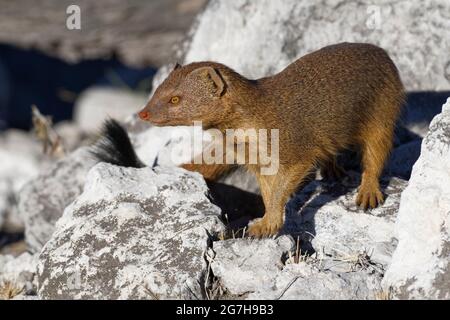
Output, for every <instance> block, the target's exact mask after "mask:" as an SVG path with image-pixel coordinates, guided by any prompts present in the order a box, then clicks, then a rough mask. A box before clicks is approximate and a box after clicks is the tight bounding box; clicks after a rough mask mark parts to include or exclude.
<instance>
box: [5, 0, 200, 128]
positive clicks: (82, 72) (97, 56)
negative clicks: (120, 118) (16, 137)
mask: <svg viewBox="0 0 450 320" xmlns="http://www.w3.org/2000/svg"><path fill="white" fill-rule="evenodd" d="M205 2H206V1H205V0H152V1H136V0H134V1H126V2H124V1H120V0H102V1H88V0H84V1H83V0H82V1H76V4H77V5H78V6H79V7H80V8H81V30H69V29H67V28H66V19H67V17H68V16H69V15H68V14H67V13H66V9H67V7H68V6H69V5H71V4H72V3H73V1H65V0H63V1H61V0H41V1H38V2H33V4H31V3H30V2H29V1H27V0H19V1H7V0H1V1H0V8H1V9H0V130H4V129H6V128H8V127H15V128H21V129H28V128H29V127H30V124H31V113H30V105H31V104H36V105H37V106H38V107H39V109H40V110H41V112H42V113H43V114H51V115H52V116H53V119H54V121H55V122H57V121H60V120H66V119H71V118H72V116H73V106H74V103H75V101H76V100H77V98H78V96H79V94H80V93H81V92H82V91H83V90H85V89H86V88H88V87H90V86H93V85H102V86H112V87H120V88H121V89H131V90H134V91H137V92H140V93H141V94H142V95H147V94H148V92H149V90H150V87H151V80H152V77H153V74H154V72H155V70H156V69H157V68H159V67H160V66H162V65H163V64H166V63H168V62H170V61H171V60H172V59H173V53H174V46H175V45H176V44H179V43H181V42H182V39H183V37H184V36H185V34H186V31H187V30H188V28H189V26H190V25H191V24H192V21H193V20H194V17H195V15H196V14H197V13H198V12H199V11H200V10H201V9H202V7H203V6H204V4H205ZM123 107H124V108H126V107H127V106H126V105H124V106H123Z"/></svg>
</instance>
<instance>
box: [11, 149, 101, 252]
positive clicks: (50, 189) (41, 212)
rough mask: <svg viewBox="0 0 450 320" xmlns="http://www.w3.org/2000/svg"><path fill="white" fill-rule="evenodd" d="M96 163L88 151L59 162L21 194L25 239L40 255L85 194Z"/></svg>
mask: <svg viewBox="0 0 450 320" xmlns="http://www.w3.org/2000/svg"><path fill="white" fill-rule="evenodd" d="M95 163H96V161H95V159H93V157H92V156H91V155H90V154H89V152H88V149H87V148H80V149H78V150H77V151H75V152H73V153H72V154H70V155H68V156H67V157H65V158H63V159H61V160H59V161H57V162H55V163H54V164H52V165H51V166H49V167H48V168H47V169H46V170H44V171H43V172H41V173H40V174H39V175H38V176H37V177H36V178H35V179H32V180H31V181H29V183H27V184H26V185H25V186H24V188H23V189H22V190H21V191H20V193H19V204H18V208H19V212H20V214H21V216H23V219H24V221H25V240H26V242H27V245H28V248H29V250H30V251H32V252H39V251H40V250H41V249H42V247H43V246H44V244H45V243H46V242H47V241H48V240H49V239H50V236H51V235H52V233H53V231H54V228H55V223H56V221H57V220H58V219H59V218H60V217H61V215H62V213H63V211H64V209H65V208H66V207H67V206H68V205H69V204H70V203H71V202H72V201H73V200H75V198H76V197H77V196H78V195H80V194H81V192H82V191H83V185H84V182H85V176H86V173H87V172H88V170H89V169H90V168H91V167H92V166H93V165H94V164H95Z"/></svg>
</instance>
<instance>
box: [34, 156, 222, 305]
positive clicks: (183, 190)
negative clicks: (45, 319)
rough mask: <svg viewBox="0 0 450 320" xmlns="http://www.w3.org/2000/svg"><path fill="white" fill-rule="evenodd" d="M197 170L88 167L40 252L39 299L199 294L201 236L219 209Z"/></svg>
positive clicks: (215, 227) (215, 224) (214, 223)
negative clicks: (81, 188)
mask: <svg viewBox="0 0 450 320" xmlns="http://www.w3.org/2000/svg"><path fill="white" fill-rule="evenodd" d="M206 192H207V187H206V184H205V182H204V180H203V179H202V178H201V176H200V175H199V174H196V173H189V172H187V171H185V170H183V169H174V168H171V169H164V168H157V169H155V171H153V170H151V169H150V168H143V169H134V168H123V167H116V166H112V165H107V164H104V163H101V164H98V165H96V166H95V167H94V168H92V169H91V170H90V172H89V174H88V176H87V181H86V185H85V188H84V191H83V193H82V194H81V195H80V196H79V197H78V198H77V199H76V200H75V201H74V202H73V203H72V204H71V205H70V206H69V207H67V208H66V210H65V211H64V215H63V217H62V218H61V219H60V220H59V221H58V223H57V226H56V231H55V233H54V234H53V236H52V238H51V239H50V241H49V242H47V244H46V245H45V247H44V248H43V250H42V252H41V254H40V257H39V259H40V262H39V268H38V275H39V296H40V297H41V298H45V299H55V298H70V299H77V298H86V299H99V298H102V299H155V298H158V299H164V298H202V291H203V287H202V284H201V283H202V281H203V280H202V279H203V277H204V276H205V273H206V268H207V266H206V262H205V258H204V252H205V250H206V249H207V247H208V242H209V241H210V240H209V235H208V233H211V234H216V233H218V232H220V231H223V224H222V223H221V221H220V219H219V216H220V209H219V208H217V207H216V206H214V205H212V204H211V203H210V202H209V200H208V199H207V197H206Z"/></svg>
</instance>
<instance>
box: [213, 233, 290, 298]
mask: <svg viewBox="0 0 450 320" xmlns="http://www.w3.org/2000/svg"><path fill="white" fill-rule="evenodd" d="M293 246H294V242H293V241H292V239H290V238H289V237H287V236H283V237H280V238H278V239H276V240H273V239H259V240H251V239H239V240H224V241H217V242H214V245H213V249H214V251H215V253H216V255H215V256H214V258H213V259H212V262H211V268H212V271H213V273H214V275H215V276H216V277H217V278H218V279H219V281H220V282H221V285H222V286H224V287H225V288H226V289H227V290H228V292H230V293H231V294H233V295H237V296H242V295H244V294H248V293H250V292H254V291H255V290H256V288H258V290H260V291H265V290H272V287H273V286H274V285H275V277H276V275H277V274H278V273H279V272H281V270H282V268H283V261H282V258H283V257H284V256H285V255H287V252H289V251H291V250H293Z"/></svg>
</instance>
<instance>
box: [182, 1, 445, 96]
mask: <svg viewBox="0 0 450 320" xmlns="http://www.w3.org/2000/svg"><path fill="white" fill-rule="evenodd" d="M449 10H450V4H449V2H448V1H446V0H426V1H400V2H399V1H395V0H384V1H378V2H376V3H374V2H373V1H367V0H364V1H358V2H355V1H348V0H323V1H306V0H304V1H298V0H287V1H283V2H281V3H280V2H279V1H271V0H263V1H249V0H237V1H221V0H212V1H210V3H209V4H208V6H207V8H206V10H205V12H204V13H203V14H202V15H201V17H200V18H199V22H198V26H197V28H196V29H195V32H193V36H192V40H191V42H190V43H189V44H188V45H187V51H186V54H185V61H184V62H186V63H187V62H192V61H201V60H213V61H218V62H222V63H225V64H226V65H228V66H230V67H232V68H234V69H235V70H236V71H238V72H240V73H242V74H243V75H245V76H247V77H250V78H258V77H263V76H267V75H270V74H273V73H276V72H279V71H281V70H282V69H283V68H284V67H286V66H287V65H288V64H289V63H290V62H292V61H293V60H295V59H296V58H298V57H300V56H302V55H304V54H306V53H308V52H311V51H314V50H317V49H319V48H321V47H323V46H326V45H329V44H333V43H338V42H344V41H348V42H370V43H373V44H377V45H379V46H381V47H383V48H385V49H386V50H387V51H388V53H389V54H390V56H391V57H392V59H393V60H394V62H395V63H396V65H397V66H398V68H399V70H400V74H401V76H402V79H403V81H404V83H405V86H406V88H407V89H408V90H448V89H450V57H449V55H448V52H450V20H449V19H448V16H447V13H448V11H449ZM243 39H245V41H243ZM399 43H401V45H399Z"/></svg>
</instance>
